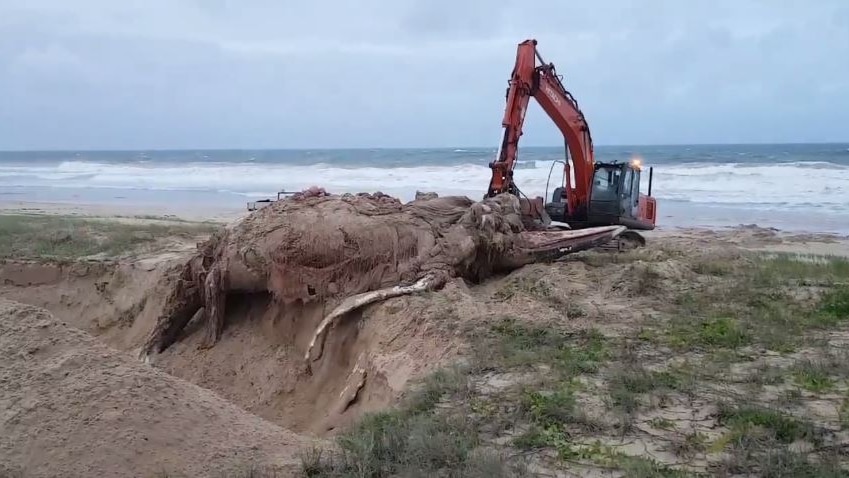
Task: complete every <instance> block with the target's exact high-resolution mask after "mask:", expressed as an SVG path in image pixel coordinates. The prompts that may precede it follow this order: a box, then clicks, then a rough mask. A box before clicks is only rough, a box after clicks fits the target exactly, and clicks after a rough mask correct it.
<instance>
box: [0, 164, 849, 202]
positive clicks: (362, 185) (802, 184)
mask: <svg viewBox="0 0 849 478" xmlns="http://www.w3.org/2000/svg"><path fill="white" fill-rule="evenodd" d="M551 166H552V161H541V160H535V161H527V162H525V163H522V164H521V165H520V166H519V167H517V171H516V179H517V182H518V185H519V187H520V188H521V190H522V191H523V192H524V193H525V194H527V195H529V196H537V195H543V194H544V193H545V191H546V181H547V180H548V174H549V170H550V168H551ZM561 168H562V167H561V166H559V165H555V166H554V168H553V173H552V175H551V178H550V182H549V187H548V192H549V194H551V192H552V190H553V189H554V187H556V186H557V185H558V183H559V182H560V180H561V177H562V173H561V171H562V169H561ZM489 177H490V170H489V168H488V167H487V166H486V165H482V164H480V163H476V164H473V163H467V164H458V165H430V166H429V165H421V166H408V167H390V168H387V167H367V166H361V167H340V166H339V165H335V164H334V165H331V164H312V165H287V164H280V163H257V162H253V161H248V162H239V163H226V162H184V163H148V162H133V163H108V162H91V161H77V160H67V161H62V162H58V163H52V164H47V163H36V164H35V165H26V164H16V165H9V164H4V163H0V190H2V189H3V186H6V185H8V186H24V187H49V188H116V189H143V190H158V191H169V190H170V191H197V190H200V191H212V192H229V193H235V194H238V195H241V196H244V197H248V198H261V197H273V196H275V195H276V193H277V192H278V191H280V190H290V191H291V190H300V189H303V188H306V187H309V186H312V185H320V186H322V187H324V188H326V189H327V190H328V191H333V192H360V191H378V190H379V191H383V192H385V193H388V194H393V195H397V196H399V197H401V198H403V199H411V198H412V197H414V195H415V192H416V191H417V190H420V191H436V192H439V193H441V194H463V195H467V196H469V197H471V198H473V199H478V198H480V197H481V196H482V195H483V193H484V192H485V190H486V187H487V185H488V183H489ZM647 185H648V178H647V175H646V174H644V177H643V181H642V186H643V190H644V192H645V190H646V188H647ZM653 193H654V195H655V196H657V197H658V198H659V199H661V200H663V199H666V200H673V201H687V202H692V203H705V204H718V205H735V206H746V207H752V208H759V209H769V208H776V209H785V210H786V209H793V210H800V209H810V210H819V211H823V212H828V211H843V212H845V211H849V166H846V165H841V164H834V163H829V162H822V161H811V162H804V161H802V162H794V163H775V164H753V163H725V164H716V163H714V164H710V163H703V164H702V163H692V164H660V165H657V166H656V167H655V169H654V184H653Z"/></svg>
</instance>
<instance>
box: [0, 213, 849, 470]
mask: <svg viewBox="0 0 849 478" xmlns="http://www.w3.org/2000/svg"><path fill="white" fill-rule="evenodd" d="M245 215H247V211H237V210H235V208H233V209H230V210H221V209H219V210H215V208H210V207H207V208H204V207H203V205H196V204H192V205H181V206H177V205H174V206H172V207H171V208H165V209H163V208H150V207H145V206H144V205H133V206H132V207H125V206H120V207H119V206H114V205H112V206H103V205H91V206H89V205H81V204H77V205H70V204H47V203H17V204H10V203H6V204H4V205H3V208H2V210H0V221H2V224H3V231H0V232H2V234H4V235H3V250H2V251H0V252H2V254H3V259H2V263H0V298H2V301H3V302H2V308H0V316H2V322H0V340H2V344H3V345H2V352H3V354H4V364H5V365H4V366H3V367H2V377H0V378H2V380H3V381H4V383H14V384H15V386H14V387H3V391H2V392H0V403H4V404H6V405H5V407H6V410H7V414H6V417H5V418H4V422H3V430H4V431H5V433H3V439H2V440H0V450H2V453H0V470H3V471H6V472H8V473H20V474H21V475H20V476H57V475H65V476H70V475H73V476H77V475H83V474H87V475H104V474H108V475H110V476H164V475H157V473H168V474H169V475H168V476H173V475H172V474H187V475H188V476H212V475H214V473H213V471H220V472H224V471H225V470H230V471H229V472H230V473H231V474H230V475H229V476H266V475H267V476H304V474H305V473H307V472H308V471H309V473H314V474H313V475H310V476H338V475H339V474H343V475H344V473H345V472H350V470H351V469H353V468H352V467H357V466H369V467H380V469H392V470H395V471H398V472H402V471H403V470H410V469H413V468H416V469H428V470H432V469H437V468H445V467H449V468H451V467H454V468H455V469H456V468H457V467H460V468H461V469H464V470H466V472H467V473H468V474H469V475H473V474H475V473H480V472H481V470H485V469H499V470H502V471H500V472H499V473H501V472H503V473H505V475H503V476H527V474H528V473H540V474H557V476H607V475H606V474H605V473H606V471H605V470H609V469H610V467H613V468H616V469H619V470H622V471H624V472H625V473H626V475H627V474H629V473H630V475H628V476H655V475H651V473H649V471H652V470H653V472H657V473H660V472H663V473H672V471H670V470H679V471H681V472H682V473H684V472H687V473H690V472H692V473H696V472H710V473H719V472H723V473H724V472H726V471H728V470H731V469H734V467H737V468H736V469H748V468H751V469H753V470H754V469H756V468H757V469H761V468H762V467H763V465H762V464H760V463H758V462H757V461H746V460H751V459H749V458H746V456H750V454H751V453H755V454H757V453H764V452H769V453H779V452H781V453H789V454H788V455H787V456H785V457H784V458H783V460H785V461H782V462H781V463H783V465H780V466H779V465H775V466H779V468H777V469H778V470H782V469H789V468H787V467H791V465H792V466H800V467H802V466H807V467H808V468H811V467H818V468H811V469H816V470H820V471H822V472H826V471H828V470H831V469H832V468H826V467H827V466H831V465H828V464H829V463H837V464H838V465H835V466H839V463H840V462H841V461H842V460H843V459H842V458H839V456H837V455H834V453H831V452H830V451H829V450H837V449H840V447H842V446H844V445H845V443H847V442H849V441H847V440H849V437H848V436H846V435H845V432H843V431H842V430H843V425H841V424H842V423H845V421H844V420H845V419H846V416H845V411H843V410H844V408H845V406H846V405H845V403H846V399H845V390H846V383H847V382H846V380H847V378H849V371H847V368H846V366H845V361H842V360H843V359H841V358H840V357H845V355H841V354H845V353H846V352H845V350H846V349H845V347H846V343H847V342H846V341H847V335H846V329H845V324H844V319H847V318H849V317H846V315H845V314H846V310H845V309H844V308H841V307H845V302H841V300H843V301H845V297H844V296H841V295H840V294H842V293H845V292H841V291H845V284H846V281H847V280H848V279H849V275H847V274H849V269H847V266H846V264H847V262H846V260H845V259H843V258H846V257H849V237H846V236H841V235H838V234H830V233H819V232H817V231H807V232H800V231H792V232H789V231H788V232H785V231H780V230H776V229H772V228H765V227H758V226H755V225H741V226H738V227H726V228H720V227H713V228H708V227H699V228H696V227H690V228H672V227H660V228H658V229H657V230H655V231H650V232H647V233H646V234H645V236H646V238H647V240H648V244H647V246H646V247H645V248H642V249H639V250H635V251H630V252H623V253H601V252H593V251H589V252H585V253H579V254H576V255H574V256H567V258H566V259H565V260H564V261H561V262H557V263H553V264H535V265H530V266H526V267H523V268H521V269H519V270H516V271H514V272H512V273H510V274H508V275H506V276H502V277H495V278H493V279H491V280H487V281H485V282H484V283H481V284H470V283H466V282H464V281H463V280H461V279H456V280H454V281H452V282H449V283H448V284H447V285H446V286H445V287H444V288H443V289H441V290H439V291H435V292H429V293H426V294H422V295H412V296H407V297H400V298H396V299H389V300H386V301H384V302H381V303H379V304H375V305H373V306H369V307H367V308H365V309H363V310H362V311H361V312H359V313H357V314H354V316H351V317H349V318H347V319H346V320H345V321H343V322H341V323H339V324H338V325H335V326H334V327H333V328H332V329H331V331H330V332H328V336H327V339H326V340H327V342H326V344H325V345H324V355H323V356H322V358H321V360H319V361H316V362H315V363H314V364H313V365H312V366H311V367H310V371H309V373H306V372H305V369H304V364H303V358H302V354H303V352H304V350H305V347H306V344H307V341H308V339H309V337H310V336H311V335H312V334H313V331H314V330H315V327H316V325H317V323H315V322H311V321H299V320H298V318H297V317H289V316H286V315H285V314H282V315H281V314H280V312H279V311H278V309H277V308H276V307H275V306H274V305H273V300H272V299H271V297H270V296H268V295H267V294H254V295H239V296H233V297H232V298H230V299H228V304H229V305H228V309H227V310H228V312H227V319H226V323H227V324H228V325H227V327H226V328H225V331H224V333H223V335H222V336H221V339H220V341H219V342H218V343H217V344H216V345H215V346H214V347H211V348H207V347H206V346H204V345H203V337H202V335H203V334H202V333H201V327H202V326H201V324H194V325H193V324H192V323H190V324H189V325H188V327H187V328H186V331H185V332H184V333H183V335H182V336H181V337H180V338H179V339H178V341H177V342H176V343H175V344H174V345H173V346H171V347H170V348H168V349H167V350H165V351H163V352H162V353H159V354H154V355H152V356H149V357H147V358H146V359H145V360H142V359H141V358H140V355H139V353H140V350H141V347H142V345H143V344H144V341H145V338H146V337H147V335H148V334H149V333H150V331H151V330H152V328H153V327H154V325H155V323H156V321H157V318H158V316H159V315H160V314H161V311H162V307H163V305H164V303H165V301H167V300H168V299H167V298H168V297H169V293H171V292H170V291H172V287H173V284H174V278H175V277H176V276H175V274H176V272H177V271H178V269H179V267H180V265H181V264H183V263H185V261H186V260H187V259H188V258H189V257H190V256H191V254H192V253H193V252H194V251H195V250H196V245H197V244H198V243H201V242H203V241H204V240H206V238H207V237H209V234H210V233H211V232H212V231H214V230H217V229H218V228H220V227H222V226H223V225H224V224H227V223H231V222H232V221H234V220H238V219H239V218H241V217H244V216H245ZM766 297H770V299H769V300H768V301H766V302H763V300H764V298H766ZM841 297H843V298H841ZM776 321H778V322H776ZM779 324H780V325H779ZM461 364H465V365H461ZM470 364H471V365H470ZM623 373H624V375H623ZM767 377H769V378H767ZM422 387H423V388H422ZM564 387H565V388H564ZM79 391H85V395H84V396H82V395H79V393H80V392H79ZM72 397H73V398H72ZM743 397H746V398H743ZM787 397H791V398H787ZM792 397H795V398H792ZM788 400H790V401H788ZM178 403H179V406H176V404H178ZM437 403H438V404H439V405H438V406H437ZM753 410H770V412H769V413H778V414H779V415H774V416H773V415H764V416H760V415H758V416H755V417H754V418H752V415H751V413H755V412H753ZM371 413H378V414H379V415H378V416H382V417H384V418H382V420H390V421H389V422H386V423H393V424H394V425H392V426H393V427H400V428H398V429H397V430H396V429H391V430H389V429H383V430H384V431H383V432H381V433H401V434H402V435H403V437H404V438H403V439H402V438H398V439H395V441H393V442H392V443H388V442H379V446H380V447H394V448H393V450H394V451H393V453H396V454H398V455H397V456H398V457H399V458H398V459H399V460H401V461H399V462H394V461H388V462H386V461H382V460H386V459H387V458H386V457H385V456H384V455H380V456H378V455H370V454H369V453H371V452H366V451H364V450H365V449H363V448H357V447H363V446H366V443H367V442H368V443H371V444H370V445H368V446H369V447H374V446H378V444H376V443H373V442H370V441H368V440H375V439H379V438H375V437H376V436H377V435H374V433H375V428H374V427H375V426H377V423H378V422H374V421H373V419H372V421H369V420H370V419H369V418H368V417H370V416H371V415H370V414H371ZM758 413H760V412H758ZM764 413H766V412H764ZM785 413H786V414H787V415H785ZM380 414H382V415H380ZM747 414H748V415H747ZM68 417H72V418H71V420H72V421H71V422H69V421H68V420H69V419H68ZM555 417H558V418H556V420H557V423H562V426H563V427H565V428H562V429H561V428H551V423H554V422H552V421H551V420H554V419H555ZM764 417H765V418H764ZM786 417H792V418H786ZM458 419H462V420H461V422H457V421H456V420H458ZM780 420H792V422H787V423H792V425H787V424H786V423H785V422H780ZM45 423H54V424H58V423H64V424H65V425H67V426H69V427H71V428H73V440H71V441H68V434H67V433H69V431H68V430H70V428H67V427H65V428H63V427H64V426H65V425H63V427H59V426H58V425H57V426H50V427H46V428H44V424H45ZM753 423H756V424H757V425H758V426H759V427H760V428H759V429H760V430H761V431H760V432H758V433H761V434H762V435H759V436H761V437H762V438H761V440H762V441H761V442H759V445H757V446H755V445H751V446H752V447H754V448H746V449H739V448H735V447H731V448H726V445H724V444H723V443H727V442H728V440H731V439H732V438H730V437H733V436H744V435H745V434H747V433H750V428H749V427H750V426H752V424H753ZM781 423H785V424H783V425H782V424H781ZM71 424H73V425H72V426H71ZM381 426H389V425H381ZM558 426H561V425H558ZM779 426H780V427H782V428H780V429H779V428H776V427H779ZM33 427H39V429H40V430H41V431H40V432H39V433H33V432H32V430H33ZM199 427H202V428H199ZM788 427H790V428H788ZM66 428H67V429H66ZM129 430H132V432H131V431H129ZM189 430H191V435H190V436H189V437H188V438H187V435H186V433H185V432H186V431H189ZM558 430H559V431H558ZM783 430H791V431H783ZM422 434H424V435H426V436H434V440H436V441H435V442H428V443H434V444H433V445H427V446H425V445H424V444H423V443H422V442H420V441H417V438H416V437H417V436H421V435H422ZM440 434H444V436H443V435H440ZM552 434H553V435H552ZM740 434H743V435H740ZM788 434H789V435H788ZM399 436H401V435H399ZM439 436H443V438H442V439H437V438H436V437H439ZM209 437H216V438H215V439H214V447H215V448H214V449H210V446H211V445H210V443H211V442H209V439H210V438H209ZM367 437H371V438H367ZM558 437H559V438H558ZM566 437H568V440H567V441H566V442H563V443H568V445H564V444H559V445H554V443H555V441H556V440H565V439H566ZM340 440H341V441H340ZM364 440H365V441H364ZM440 442H443V443H444V446H447V447H448V448H446V449H442V448H438V447H437V445H436V443H440ZM176 443H179V446H180V448H179V449H178V448H175V446H176V445H175V444H176ZM591 443H595V444H594V445H590V444H591ZM272 444H273V445H272ZM105 446H109V447H111V448H110V449H113V450H114V453H111V452H110V453H100V452H96V453H95V452H92V450H95V449H99V450H102V449H103V447H105ZM564 446H565V447H566V448H563V447H564ZM729 446H730V445H729ZM788 446H789V447H790V448H788ZM340 447H341V448H340ZM352 447H353V448H352ZM435 447H437V448H435ZM552 447H553V448H552ZM48 449H49V450H51V453H50V454H49V455H45V454H42V453H38V450H48ZM320 449H323V450H325V451H324V452H323V453H318V451H317V450H320ZM340 449H341V450H343V451H345V452H346V454H343V455H339V456H340V457H341V458H340V457H337V458H334V459H333V460H330V459H329V457H330V456H335V455H333V454H334V453H337V452H339V450H340ZM368 449H374V448H368ZM552 449H553V450H555V451H556V453H554V454H552V453H549V452H548V450H552ZM119 450H135V452H134V453H126V452H119ZM782 450H783V451H782ZM787 450H790V451H787ZM517 453H518V454H517ZM564 453H565V454H567V455H568V456H569V457H572V458H569V460H568V462H563V461H562V457H563V456H564ZM79 454H82V455H81V456H84V457H85V459H76V458H73V457H75V456H77V455H79ZM517 456H520V457H521V459H517V458H516V457H517ZM751 456H755V455H751ZM511 457H512V458H511ZM72 458H73V459H72ZM422 460H424V461H422ZM734 460H736V461H734ZM786 460H790V461H786ZM835 460H836V461H835ZM564 463H568V466H565V467H564ZM816 463H819V464H816ZM782 467H783V468H782ZM806 469H807V468H806ZM346 470H348V471H346ZM723 470H724V471H723ZM248 473H255V474H251V475H249V474H248ZM263 473H265V474H263ZM640 473H649V474H640ZM140 474H141V475H140ZM215 476H217V475H215ZM375 476H377V475H375ZM474 476H478V475H474ZM669 476H672V475H669ZM675 476H678V475H675ZM682 476H684V475H682Z"/></svg>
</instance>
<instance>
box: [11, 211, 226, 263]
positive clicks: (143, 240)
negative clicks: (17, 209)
mask: <svg viewBox="0 0 849 478" xmlns="http://www.w3.org/2000/svg"><path fill="white" fill-rule="evenodd" d="M217 227H218V226H217V225H215V224H212V223H192V222H187V221H177V222H173V223H172V222H162V221H159V222H141V221H137V222H126V221H122V220H119V219H91V218H88V219H86V218H78V217H70V216H50V215H0V258H5V259H53V260H73V259H78V258H83V257H88V256H93V255H106V256H115V255H119V254H122V253H126V252H128V251H132V250H136V249H138V248H140V247H142V246H145V245H149V244H152V243H154V242H155V241H156V240H157V239H160V238H164V237H169V236H184V237H187V238H189V237H197V236H201V235H208V234H210V233H211V232H212V231H214V230H215V229H216V228H217Z"/></svg>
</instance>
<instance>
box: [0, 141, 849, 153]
mask: <svg viewBox="0 0 849 478" xmlns="http://www.w3.org/2000/svg"><path fill="white" fill-rule="evenodd" d="M832 144H833V145H838V144H839V145H844V144H849V141H813V142H780V143H771V142H744V143H737V142H734V143H634V144H625V143H622V144H595V145H594V147H607V148H626V147H669V146H768V145H774V146H802V145H832ZM562 147H564V146H561V145H557V146H555V145H547V146H545V145H527V146H522V147H520V149H527V148H562ZM426 149H432V150H449V149H453V150H458V149H460V150H462V149H494V150H497V149H498V146H469V145H466V146H462V145H460V146H353V147H343V146H336V147H250V148H204V147H198V148H159V147H156V148H131V149H125V148H121V149H112V148H91V149H86V148H82V149H75V148H49V149H0V153H63V152H86V153H97V152H103V153H121V152H145V151H151V152H161V151H363V150H390V151H391V150H426Z"/></svg>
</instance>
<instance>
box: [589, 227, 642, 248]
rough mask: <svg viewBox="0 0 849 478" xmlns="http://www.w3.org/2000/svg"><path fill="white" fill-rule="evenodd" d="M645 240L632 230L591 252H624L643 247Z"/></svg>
mask: <svg viewBox="0 0 849 478" xmlns="http://www.w3.org/2000/svg"><path fill="white" fill-rule="evenodd" d="M645 245H646V238H644V237H643V236H642V235H641V234H640V233H638V232H637V231H633V230H630V229H629V230H627V231H625V232H623V233H622V234H619V235H618V236H617V237H616V238H615V239H613V240H612V241H609V242H606V243H604V244H602V245H600V246H597V247H595V248H594V249H593V250H595V251H599V252H626V251H630V250H633V249H637V248H640V247H645Z"/></svg>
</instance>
